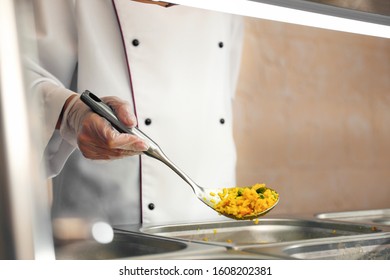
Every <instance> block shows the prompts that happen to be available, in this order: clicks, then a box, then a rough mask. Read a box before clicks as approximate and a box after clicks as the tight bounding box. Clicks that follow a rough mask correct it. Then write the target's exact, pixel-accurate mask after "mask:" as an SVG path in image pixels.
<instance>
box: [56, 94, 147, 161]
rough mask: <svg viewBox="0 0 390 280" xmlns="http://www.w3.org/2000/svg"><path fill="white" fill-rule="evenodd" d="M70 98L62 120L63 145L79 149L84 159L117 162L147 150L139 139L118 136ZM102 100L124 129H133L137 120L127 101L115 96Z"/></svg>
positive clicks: (85, 107) (107, 124)
mask: <svg viewBox="0 0 390 280" xmlns="http://www.w3.org/2000/svg"><path fill="white" fill-rule="evenodd" d="M71 98H72V99H71V100H70V101H69V103H68V104H67V106H66V108H65V111H64V114H63V117H62V121H61V127H60V133H61V135H62V137H63V138H64V139H65V140H66V141H68V142H69V143H71V144H72V145H74V146H78V148H79V149H80V151H81V153H82V154H83V155H84V156H85V157H86V158H89V159H103V160H105V159H118V158H123V157H126V156H133V155H138V154H140V153H142V152H143V151H146V150H147V149H148V146H147V144H146V143H145V142H144V141H143V140H142V139H141V138H139V137H137V136H134V135H131V134H126V133H119V132H118V131H117V130H116V129H114V128H113V127H112V126H111V124H110V123H109V122H108V121H107V120H105V119H103V118H102V117H100V116H99V115H97V114H96V113H94V112H92V111H91V109H90V108H89V107H88V106H87V105H85V104H84V102H82V101H81V100H80V97H79V96H74V97H71ZM101 99H102V100H103V101H104V102H105V103H106V104H107V105H109V106H110V107H111V108H112V109H113V110H114V112H115V114H116V116H117V117H118V119H119V120H120V121H121V122H123V123H124V124H125V125H126V126H128V127H134V126H136V124H137V120H136V118H135V116H134V115H133V113H131V110H130V105H129V104H128V103H127V102H126V101H123V100H121V99H120V98H118V97H115V96H108V97H103V98H101Z"/></svg>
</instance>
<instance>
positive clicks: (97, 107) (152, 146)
mask: <svg viewBox="0 0 390 280" xmlns="http://www.w3.org/2000/svg"><path fill="white" fill-rule="evenodd" d="M80 99H81V100H82V101H83V102H84V103H85V104H87V105H88V106H89V107H90V108H91V109H92V110H93V111H94V112H95V113H97V114H99V115H100V116H101V117H103V118H105V119H106V120H108V121H109V122H110V123H111V125H112V126H113V127H114V128H115V129H117V130H118V131H119V132H121V133H129V134H133V135H136V136H138V137H140V138H141V139H143V140H144V141H146V143H147V144H148V146H149V149H148V150H147V151H145V152H144V154H145V155H148V156H150V157H152V158H155V159H157V160H159V161H161V162H163V163H164V164H166V165H167V166H168V167H169V168H170V169H172V170H173V171H174V172H176V174H177V175H179V176H180V177H181V178H182V179H183V180H184V181H186V182H187V183H188V185H190V187H191V188H192V190H193V191H194V193H195V195H196V196H197V197H198V198H199V199H200V201H202V202H203V203H204V204H206V205H207V206H209V207H211V208H212V209H213V210H215V211H216V209H215V208H214V207H215V204H216V203H218V202H219V201H220V198H219V196H218V195H214V196H213V195H212V193H214V194H218V193H221V192H222V190H223V189H220V188H216V189H211V188H203V187H201V186H199V185H198V184H196V183H195V182H194V181H193V180H192V179H191V178H190V177H188V176H187V175H186V174H185V173H184V172H183V171H181V170H180V169H179V168H178V167H177V166H176V165H175V164H174V163H173V162H172V161H171V160H170V159H169V158H168V157H167V156H166V155H165V154H164V152H163V151H162V149H161V148H160V147H159V146H158V145H157V144H156V143H155V142H154V141H153V140H152V139H151V138H150V137H149V136H147V135H146V134H145V133H143V132H142V131H141V130H139V129H138V128H136V127H132V128H129V127H126V126H125V125H124V124H123V123H122V122H120V121H119V120H118V118H117V117H116V116H115V114H114V112H113V111H112V109H111V108H110V107H109V106H108V105H107V104H105V103H104V102H103V101H102V100H101V99H100V98H98V97H97V96H96V95H94V94H93V93H91V92H90V91H89V90H86V91H84V92H83V93H82V94H81V96H80ZM278 202H279V198H278V199H277V201H276V203H275V204H273V205H272V206H271V207H269V208H268V209H266V210H265V211H262V212H260V213H255V214H253V215H246V216H244V217H241V218H237V217H236V216H234V215H227V214H224V213H220V212H218V211H217V212H218V213H220V214H222V215H224V216H226V217H229V218H232V219H236V220H253V219H256V218H258V217H260V216H263V215H265V214H266V213H268V212H269V211H271V210H272V209H273V208H274V207H275V206H276V204H277V203H278Z"/></svg>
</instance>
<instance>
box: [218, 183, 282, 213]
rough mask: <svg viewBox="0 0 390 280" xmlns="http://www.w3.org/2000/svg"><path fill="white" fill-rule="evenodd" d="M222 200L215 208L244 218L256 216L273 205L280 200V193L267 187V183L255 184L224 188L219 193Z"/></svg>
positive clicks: (220, 211)
mask: <svg viewBox="0 0 390 280" xmlns="http://www.w3.org/2000/svg"><path fill="white" fill-rule="evenodd" d="M217 195H218V196H219V197H220V199H221V200H220V201H219V202H218V203H215V205H214V209H215V210H216V211H218V212H219V213H221V214H224V215H230V216H234V217H235V218H237V219H243V218H245V217H248V216H256V215H258V214H260V213H261V212H263V211H265V210H267V209H268V208H270V207H272V206H273V205H274V204H275V203H276V202H277V200H278V197H279V194H278V193H277V192H275V191H274V190H271V189H269V188H266V186H265V184H255V185H254V186H250V187H236V188H229V189H228V188H224V189H223V191H222V192H221V193H218V194H217Z"/></svg>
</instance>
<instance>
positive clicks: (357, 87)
mask: <svg viewBox="0 0 390 280" xmlns="http://www.w3.org/2000/svg"><path fill="white" fill-rule="evenodd" d="M234 114H235V116H234V117H235V118H234V119H235V123H234V125H235V139H236V143H237V145H238V166H237V179H238V185H251V184H254V183H256V182H260V183H262V182H263V183H266V184H267V185H268V186H270V187H273V188H275V189H276V190H277V191H278V192H279V193H280V197H281V201H280V204H279V205H278V207H277V208H276V209H275V210H273V212H272V214H312V213H318V212H326V211H344V210H353V209H376V208H390V39H381V38H374V37H369V36H360V35H353V34H346V33H341V32H333V31H327V30H321V29H315V28H309V27H302V26H295V25H289V24H283V23H277V22H270V21H263V20H258V19H249V18H248V19H247V20H246V35H245V43H244V54H243V64H242V70H241V75H240V81H239V85H238V92H237V95H236V99H235V102H234Z"/></svg>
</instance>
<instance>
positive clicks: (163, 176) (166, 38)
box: [53, 0, 240, 224]
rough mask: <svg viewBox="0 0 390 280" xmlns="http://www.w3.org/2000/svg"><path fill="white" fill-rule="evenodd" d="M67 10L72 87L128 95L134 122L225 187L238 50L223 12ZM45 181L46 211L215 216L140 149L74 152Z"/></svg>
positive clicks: (179, 160) (96, 5)
mask: <svg viewBox="0 0 390 280" xmlns="http://www.w3.org/2000/svg"><path fill="white" fill-rule="evenodd" d="M75 9H76V20H77V24H78V31H77V32H78V34H77V37H78V54H79V55H78V88H77V90H78V92H82V91H83V90H85V89H89V90H90V91H92V92H94V93H95V94H97V95H99V96H108V95H117V96H119V97H121V98H123V99H125V100H128V101H129V102H130V103H131V104H132V106H133V107H134V110H135V113H136V115H137V118H138V124H139V128H140V129H141V130H142V131H144V132H145V133H146V134H147V135H149V136H150V137H151V138H152V139H154V140H155V142H157V143H158V144H159V146H160V147H161V148H162V149H163V151H164V152H165V154H166V155H167V156H168V157H169V158H170V159H171V160H172V161H173V162H174V163H176V164H177V165H178V166H179V167H180V168H181V169H182V170H183V171H185V173H187V175H189V176H190V177H191V178H192V179H193V180H194V181H195V182H197V183H198V184H199V185H201V186H205V187H226V186H233V185H234V184H235V162H236V154H235V147H234V141H233V135H232V112H231V98H232V96H233V94H234V84H235V83H234V82H235V81H234V79H235V78H236V77H235V74H237V69H236V66H237V65H236V64H234V59H232V58H231V57H232V55H236V56H237V55H238V54H237V53H235V51H236V50H237V49H236V45H237V44H240V42H237V41H236V40H235V38H234V36H235V34H234V32H233V30H234V24H238V25H239V24H240V23H239V22H236V21H235V20H236V19H235V18H233V17H232V16H230V15H226V14H220V13H215V12H211V11H204V10H198V9H192V8H187V7H183V6H173V7H171V8H162V7H159V6H155V5H147V4H141V3H137V2H133V1H129V0H116V1H113V2H111V1H93V0H83V1H77V3H76V7H75ZM238 38H239V37H238ZM233 68H234V69H233ZM54 184H55V188H56V196H55V203H54V208H53V209H54V212H53V213H54V215H55V216H56V215H57V216H61V215H76V214H77V213H76V211H78V212H79V213H78V215H81V216H83V215H86V216H89V217H90V218H102V219H107V220H109V221H110V222H111V223H114V224H129V223H138V222H143V223H145V224H148V223H157V224H166V223H173V222H192V221H205V220H218V219H224V218H223V217H221V216H219V215H218V214H217V213H216V212H214V211H213V210H212V209H210V208H208V207H207V206H205V205H204V204H203V203H202V202H201V201H199V199H198V198H197V197H196V196H195V195H194V193H193V191H192V189H191V188H190V186H189V185H187V184H186V183H185V182H184V181H183V180H182V179H181V178H180V177H179V176H177V175H176V174H175V173H174V172H173V171H171V170H170V169H169V168H168V167H167V166H165V165H164V164H162V163H161V162H159V161H157V160H155V159H153V158H149V157H147V156H144V155H143V156H141V157H138V156H135V157H131V158H126V159H121V160H116V161H113V162H93V161H91V160H86V159H84V158H83V157H82V156H81V155H80V153H79V152H77V151H76V152H75V153H73V154H72V155H71V157H70V159H69V160H68V162H67V163H66V165H65V167H64V170H63V171H62V173H61V174H60V175H58V176H57V177H56V178H55V179H54ZM99 216H101V217H99Z"/></svg>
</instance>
